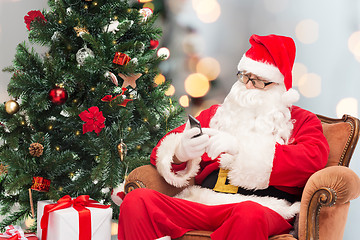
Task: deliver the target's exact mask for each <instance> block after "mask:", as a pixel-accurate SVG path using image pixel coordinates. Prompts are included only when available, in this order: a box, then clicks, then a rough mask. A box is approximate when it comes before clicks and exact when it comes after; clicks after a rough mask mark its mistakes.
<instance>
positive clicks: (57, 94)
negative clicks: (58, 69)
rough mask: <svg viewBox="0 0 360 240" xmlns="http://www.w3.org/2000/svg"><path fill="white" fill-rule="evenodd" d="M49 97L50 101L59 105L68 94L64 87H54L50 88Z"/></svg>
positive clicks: (64, 100)
mask: <svg viewBox="0 0 360 240" xmlns="http://www.w3.org/2000/svg"><path fill="white" fill-rule="evenodd" d="M49 99H50V101H51V102H52V103H54V104H56V105H61V104H64V103H65V102H66V100H67V99H68V94H67V92H66V90H65V89H64V88H61V87H55V88H53V89H51V90H50V92H49Z"/></svg>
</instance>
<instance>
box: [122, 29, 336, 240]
mask: <svg viewBox="0 0 360 240" xmlns="http://www.w3.org/2000/svg"><path fill="white" fill-rule="evenodd" d="M250 40H251V41H250V42H251V44H252V46H253V48H254V49H255V50H254V49H253V48H251V49H250V50H249V51H248V52H247V53H246V56H244V57H243V58H242V59H241V61H240V63H239V66H238V69H239V71H242V69H243V68H246V69H249V70H248V71H250V72H252V73H254V74H257V75H258V76H260V77H266V76H270V77H269V79H271V81H272V82H275V83H279V85H278V86H275V87H272V88H273V89H276V88H279V89H280V88H281V87H283V85H282V84H284V85H285V87H284V91H285V94H284V95H283V96H281V97H280V98H279V102H285V104H284V106H285V107H282V108H278V109H275V108H274V109H272V108H271V107H270V108H269V109H270V110H269V109H268V112H267V113H266V114H262V113H260V114H259V113H256V114H255V113H254V112H256V111H257V110H256V109H251V108H249V110H248V111H247V114H243V115H242V114H238V113H237V112H236V113H235V111H232V110H234V109H236V111H240V112H241V109H242V107H245V108H246V107H247V106H246V104H245V105H243V106H242V107H232V104H235V105H236V104H238V102H239V101H241V100H239V98H238V95H240V94H239V93H240V92H237V91H238V89H240V88H241V86H242V87H244V86H243V83H240V82H237V83H235V84H234V87H233V89H232V90H231V92H230V94H229V95H231V98H230V97H229V96H228V97H229V98H228V100H227V99H225V101H224V104H223V105H214V106H212V107H210V108H209V109H207V110H204V111H202V112H201V113H200V114H199V116H198V117H197V119H198V120H199V121H200V123H201V126H202V128H210V129H217V130H219V131H222V132H226V133H227V134H230V135H232V140H236V150H237V151H236V154H229V153H227V152H223V153H221V154H220V155H219V156H218V157H217V158H215V159H211V158H210V157H209V156H208V155H207V153H206V152H205V153H204V154H203V155H202V156H201V157H199V158H192V159H189V160H188V161H186V162H184V163H182V164H174V161H173V157H174V156H175V155H176V151H177V147H178V146H179V145H180V142H181V139H182V135H183V131H184V129H185V125H182V126H180V127H178V128H176V129H174V130H173V131H171V132H169V133H168V134H166V135H165V136H164V137H163V138H162V139H161V140H160V141H159V143H158V144H157V146H156V147H155V148H154V149H153V152H152V154H151V156H150V160H151V163H152V164H153V165H155V166H156V168H157V170H158V172H159V173H160V175H162V176H163V177H164V179H165V180H166V181H167V182H168V183H169V184H171V185H174V186H176V187H185V186H188V185H189V180H190V179H191V178H195V183H196V185H195V186H188V187H187V188H185V189H184V190H183V191H182V192H181V193H180V194H178V195H177V196H175V197H168V196H165V195H163V194H161V193H158V192H155V191H153V190H148V189H136V190H134V191H132V192H130V193H129V194H127V196H126V197H125V199H124V202H123V203H122V205H121V206H120V216H119V233H118V239H157V238H160V237H163V236H171V237H172V238H177V237H180V236H182V235H183V234H184V233H185V232H187V231H190V230H209V231H213V233H212V235H211V238H212V239H244V240H250V239H251V240H260V239H261V240H263V239H268V237H269V236H271V235H275V234H282V233H288V232H289V231H290V229H291V227H292V226H291V224H290V223H289V221H290V220H291V219H292V218H293V217H294V216H295V215H296V214H297V213H298V212H299V209H300V203H299V201H298V200H299V198H300V196H301V191H302V189H303V187H304V186H305V183H306V181H307V179H308V178H309V177H310V176H311V175H312V174H313V173H315V172H316V171H318V170H320V169H322V168H323V167H324V166H325V165H326V163H327V158H328V154H329V146H328V143H327V141H326V138H325V137H324V135H323V132H322V125H321V122H320V120H319V119H318V118H317V117H316V115H315V114H313V113H311V112H309V111H306V110H304V109H301V108H299V107H296V106H291V104H289V103H290V102H291V103H292V102H294V101H285V100H284V99H286V98H287V97H289V95H291V94H288V93H290V92H291V90H292V89H291V67H292V64H293V62H294V57H295V52H292V51H293V50H294V49H295V47H294V43H293V41H292V40H291V39H289V38H287V37H281V36H276V35H270V36H266V37H259V36H256V35H253V36H252V37H251V39H250ZM259 42H261V43H260V44H259ZM273 42H275V43H276V44H273ZM271 45H273V46H271ZM278 46H280V47H281V48H283V49H280V50H279V49H276V51H272V50H273V48H278ZM289 49H290V50H289ZM269 52H270V53H269ZM279 53H282V54H280V55H281V56H280V55H279ZM276 54H278V55H279V56H277V55H276ZM264 56H265V57H267V59H265V60H261V59H260V58H264ZM284 59H285V60H284ZM274 61H275V62H274ZM287 61H288V62H287ZM264 65H265V66H264ZM280 85H281V86H280ZM285 88H286V90H285ZM256 91H260V92H261V90H251V91H249V92H250V93H251V94H252V93H256ZM271 91H272V90H268V91H263V93H264V94H269V96H270V93H269V92H271ZM274 91H275V90H274ZM286 94H288V96H287V97H286ZM265 99H267V98H265ZM255 100H256V98H255ZM263 105H266V102H264V103H262V104H259V106H260V107H262V106H263ZM286 106H289V107H286ZM284 108H285V110H284ZM252 111H254V112H252ZM230 114H231V116H228V115H230ZM264 115H265V117H264V119H263V121H260V123H261V124H259V123H254V124H255V125H256V124H257V126H256V127H254V126H253V125H251V124H252V121H255V120H256V121H257V120H258V116H264ZM249 116H250V120H248V119H249ZM269 116H271V118H270V121H268V120H267V117H269ZM279 119H280V120H279ZM273 120H274V121H277V120H278V122H279V126H280V127H279V126H278V127H275V129H274V128H272V127H271V126H270V127H268V128H266V127H264V128H263V126H262V124H263V125H266V124H267V123H268V122H272V121H273ZM222 121H224V122H222ZM241 124H244V125H246V126H237V125H241ZM282 124H283V125H282ZM284 124H285V125H284ZM246 129H250V130H249V131H247V130H246ZM253 129H255V130H253ZM262 129H264V131H263V132H262ZM284 129H286V130H285V132H287V134H284V133H283V132H284V131H283V130H284ZM210 138H211V137H210ZM232 140H231V141H232ZM225 141H226V139H225ZM224 174H225V175H224ZM224 176H225V180H226V182H225V183H223V185H222V186H220V187H218V182H219V180H220V179H222V180H224ZM224 186H225V187H224ZM228 189H230V191H228ZM229 192H232V193H229Z"/></svg>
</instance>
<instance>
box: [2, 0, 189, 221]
mask: <svg viewBox="0 0 360 240" xmlns="http://www.w3.org/2000/svg"><path fill="white" fill-rule="evenodd" d="M48 5H49V8H50V10H49V11H46V10H42V11H38V10H35V11H34V10H33V11H30V12H29V13H28V15H27V16H25V18H24V19H25V23H26V27H27V28H28V29H29V41H30V43H31V44H36V45H40V46H44V48H45V49H46V51H45V54H40V53H37V52H36V51H35V50H34V49H33V48H30V47H29V44H28V43H26V42H23V43H20V44H19V45H18V47H17V52H16V55H15V59H14V61H13V65H12V66H10V67H8V68H6V69H4V70H5V71H8V72H11V73H12V77H11V80H10V83H9V85H8V93H9V95H10V97H11V98H12V99H11V100H9V101H7V102H6V103H4V104H3V105H2V106H0V122H1V126H0V136H1V139H2V141H3V144H2V145H1V148H0V164H1V165H0V166H1V168H0V169H1V172H0V205H1V212H0V215H7V217H6V218H5V219H4V220H3V221H2V223H1V225H0V227H1V228H4V227H5V226H7V225H9V224H14V223H15V222H17V221H19V220H22V219H24V218H25V217H27V216H29V215H31V207H30V203H29V195H32V198H33V202H34V203H36V202H37V201H39V200H43V199H52V200H58V199H59V198H61V197H62V196H64V195H70V196H72V197H76V196H79V195H84V194H85V195H89V196H90V197H91V198H93V199H95V200H97V201H101V202H102V203H105V204H109V203H111V201H110V195H111V192H110V191H111V189H112V188H113V187H115V186H117V185H118V184H119V183H121V182H122V181H123V180H124V177H125V176H126V173H127V172H129V171H131V170H132V169H134V168H135V167H137V166H140V165H143V164H145V163H146V164H147V163H148V162H149V156H150V153H151V151H152V148H153V147H154V146H155V145H156V143H157V141H159V139H160V138H161V137H163V136H164V134H166V133H167V132H168V131H169V130H171V129H172V128H174V127H175V126H178V125H179V124H180V123H181V122H182V120H183V116H182V113H183V109H181V108H180V107H179V106H178V105H177V103H176V101H174V100H172V99H171V98H170V97H169V96H166V95H165V91H166V90H167V88H168V87H169V82H168V81H166V82H164V83H162V84H155V83H154V78H155V77H156V76H157V75H158V74H159V71H160V70H159V64H160V63H161V61H163V60H164V57H163V56H157V55H156V48H157V43H158V40H159V39H160V37H161V29H159V28H158V27H156V26H155V24H154V23H155V20H156V16H157V15H156V14H153V13H152V11H151V9H149V8H142V6H141V5H139V4H136V3H135V5H133V6H129V3H128V2H127V1H124V0H96V1H95V0H93V1H92V0H49V1H48ZM29 189H33V190H37V191H33V190H29ZM15 204H16V205H17V206H18V207H17V208H16V210H15V211H11V212H9V210H10V209H12V207H13V206H14V205H15ZM34 205H35V206H34V207H36V204H34ZM114 210H115V211H114V216H117V215H118V211H117V207H114ZM35 212H36V211H35Z"/></svg>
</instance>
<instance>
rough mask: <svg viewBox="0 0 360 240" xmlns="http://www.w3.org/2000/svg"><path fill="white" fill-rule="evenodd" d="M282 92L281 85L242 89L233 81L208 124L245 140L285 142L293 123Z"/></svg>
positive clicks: (283, 91) (239, 84) (240, 85)
mask: <svg viewBox="0 0 360 240" xmlns="http://www.w3.org/2000/svg"><path fill="white" fill-rule="evenodd" d="M284 93H285V87H284V86H282V85H276V86H273V87H272V88H270V89H269V90H266V91H264V90H259V89H246V87H245V85H244V84H243V83H240V82H239V81H237V82H236V83H235V84H234V85H233V87H232V88H231V91H230V92H229V94H228V95H227V97H226V98H225V100H224V103H223V104H222V105H221V106H220V107H219V109H218V110H217V112H216V113H215V115H214V117H213V118H212V119H211V122H210V127H211V128H215V129H219V130H222V131H225V132H228V133H231V134H233V135H235V136H246V138H247V139H248V140H249V138H252V137H255V138H258V137H262V138H264V137H266V138H267V139H269V140H270V141H272V142H273V143H274V144H275V143H276V142H277V143H279V144H286V143H288V141H289V138H290V136H291V131H292V129H293V124H292V122H291V114H290V109H289V106H290V104H289V103H288V102H284V101H283V98H282V95H283V94H284ZM249 142H252V141H249ZM256 142H257V141H256V139H254V143H256Z"/></svg>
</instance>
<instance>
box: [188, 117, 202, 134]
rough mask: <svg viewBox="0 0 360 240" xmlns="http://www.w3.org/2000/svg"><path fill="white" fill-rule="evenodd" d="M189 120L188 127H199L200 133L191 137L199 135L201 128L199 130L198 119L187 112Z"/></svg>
mask: <svg viewBox="0 0 360 240" xmlns="http://www.w3.org/2000/svg"><path fill="white" fill-rule="evenodd" d="M189 121H190V127H191V128H194V127H197V128H199V129H200V133H199V134H197V135H195V136H194V137H193V138H195V137H198V136H201V135H202V130H201V124H200V122H199V120H197V119H196V118H194V117H193V116H191V115H190V114H189Z"/></svg>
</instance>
